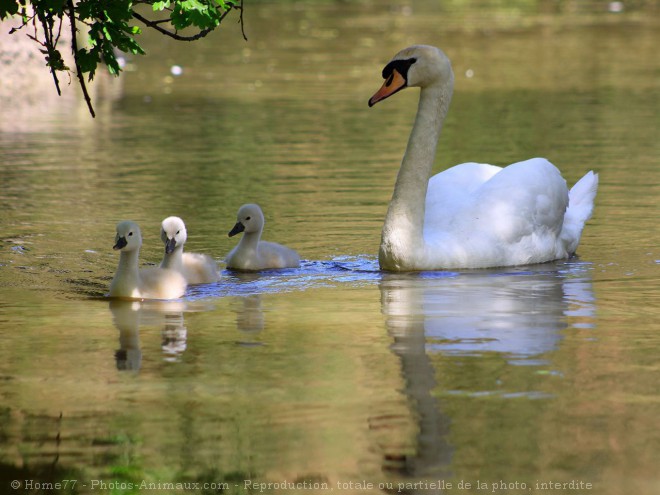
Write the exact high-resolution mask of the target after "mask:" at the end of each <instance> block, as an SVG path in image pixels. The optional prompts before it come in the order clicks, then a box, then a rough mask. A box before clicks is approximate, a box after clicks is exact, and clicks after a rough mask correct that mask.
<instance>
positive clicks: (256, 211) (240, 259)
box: [226, 204, 300, 271]
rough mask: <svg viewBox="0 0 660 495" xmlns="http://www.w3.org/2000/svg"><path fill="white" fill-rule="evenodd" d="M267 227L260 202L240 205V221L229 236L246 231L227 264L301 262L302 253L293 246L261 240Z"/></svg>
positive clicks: (254, 266) (257, 266)
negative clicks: (292, 247)
mask: <svg viewBox="0 0 660 495" xmlns="http://www.w3.org/2000/svg"><path fill="white" fill-rule="evenodd" d="M263 228H264V214H263V212H262V211H261V208H260V207H259V205H256V204H246V205H243V206H241V207H240V209H239V210H238V215H237V221H236V225H234V228H233V229H231V231H230V232H229V237H233V236H235V235H236V234H238V233H240V232H243V237H242V238H241V240H240V242H239V243H238V245H237V246H236V247H235V248H234V249H232V250H231V252H230V253H229V254H228V255H227V260H226V261H227V268H231V269H234V270H245V271H256V270H267V269H270V268H297V267H299V266H300V256H299V255H298V253H297V252H295V251H294V250H293V249H290V248H288V247H286V246H282V245H281V244H277V243H275V242H266V241H262V240H261V232H262V231H263Z"/></svg>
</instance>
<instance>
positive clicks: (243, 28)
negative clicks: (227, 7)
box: [227, 0, 248, 41]
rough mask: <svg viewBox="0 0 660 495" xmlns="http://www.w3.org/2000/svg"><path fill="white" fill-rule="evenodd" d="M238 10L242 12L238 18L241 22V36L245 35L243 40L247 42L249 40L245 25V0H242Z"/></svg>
mask: <svg viewBox="0 0 660 495" xmlns="http://www.w3.org/2000/svg"><path fill="white" fill-rule="evenodd" d="M238 8H239V10H240V11H241V13H240V15H239V17H238V22H239V23H240V25H241V34H242V35H243V39H244V40H245V41H247V40H248V39H247V36H246V35H245V23H244V22H243V0H241V6H240V7H238ZM227 12H229V11H227Z"/></svg>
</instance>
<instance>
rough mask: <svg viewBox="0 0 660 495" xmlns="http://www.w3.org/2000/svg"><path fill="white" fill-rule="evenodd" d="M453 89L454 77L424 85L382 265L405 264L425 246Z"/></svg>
mask: <svg viewBox="0 0 660 495" xmlns="http://www.w3.org/2000/svg"><path fill="white" fill-rule="evenodd" d="M452 90H453V80H450V81H448V82H445V83H444V84H436V85H431V86H427V87H424V88H422V89H421V92H420V96H419V106H418V108H417V116H416V117H415V123H414V125H413V129H412V132H411V133H410V138H409V139H408V146H407V147H406V152H405V154H404V156H403V161H402V162H401V168H400V169H399V174H398V176H397V179H396V184H395V185H394V193H393V195H392V200H391V202H390V206H389V209H388V210H387V216H386V217H385V223H384V225H383V231H382V239H381V245H380V253H379V261H380V265H381V268H384V269H391V270H399V269H402V268H405V267H406V265H408V264H409V263H406V258H407V256H409V255H413V256H414V253H415V252H419V249H420V248H422V247H423V243H424V213H425V202H426V190H427V187H428V182H429V179H430V177H431V171H432V169H433V162H434V161H435V152H436V147H437V144H438V139H439V137H440V131H441V130H442V123H443V122H444V120H445V116H446V115H447V110H448V109H449V102H450V101H451V95H452ZM408 268H409V267H408Z"/></svg>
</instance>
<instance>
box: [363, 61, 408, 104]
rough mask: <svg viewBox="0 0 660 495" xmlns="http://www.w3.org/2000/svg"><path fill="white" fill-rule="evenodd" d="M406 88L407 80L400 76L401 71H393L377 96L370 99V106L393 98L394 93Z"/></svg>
mask: <svg viewBox="0 0 660 495" xmlns="http://www.w3.org/2000/svg"><path fill="white" fill-rule="evenodd" d="M405 87H406V79H405V78H404V77H403V76H402V75H401V74H399V71H397V70H396V69H395V70H393V71H392V74H390V77H388V78H387V80H386V81H385V82H384V83H383V85H382V86H381V87H380V89H379V90H378V91H376V94H374V95H373V96H372V97H371V98H369V106H370V107H373V106H374V105H375V104H376V103H378V102H379V101H381V100H384V99H385V98H388V97H390V96H392V95H393V94H394V93H396V92H397V91H401V90H402V89H403V88H405Z"/></svg>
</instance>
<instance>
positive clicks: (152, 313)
mask: <svg viewBox="0 0 660 495" xmlns="http://www.w3.org/2000/svg"><path fill="white" fill-rule="evenodd" d="M186 309H187V308H186V303H185V302H180V301H122V300H113V301H110V311H111V313H112V322H113V323H114V325H115V327H117V330H119V349H118V350H117V351H116V352H115V360H116V362H117V369H118V370H132V371H137V370H139V369H140V367H141V366H142V350H141V347H140V326H142V325H149V326H156V327H161V328H162V332H161V335H162V344H161V347H162V349H163V355H164V359H165V360H166V361H176V360H178V359H179V357H180V356H181V354H183V352H184V351H185V350H186V341H187V334H188V331H187V329H186V326H185V322H184V317H183V314H184V311H186Z"/></svg>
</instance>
